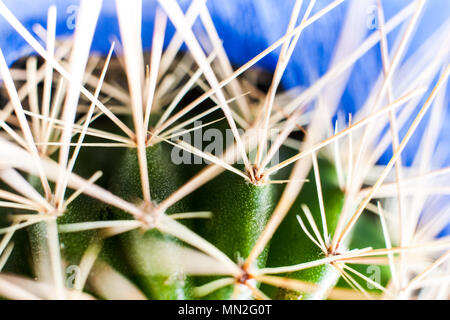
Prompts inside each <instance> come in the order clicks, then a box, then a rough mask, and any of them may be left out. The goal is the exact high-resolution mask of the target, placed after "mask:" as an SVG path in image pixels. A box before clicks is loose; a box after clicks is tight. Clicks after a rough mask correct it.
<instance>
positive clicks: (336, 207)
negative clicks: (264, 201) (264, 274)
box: [264, 158, 344, 299]
mask: <svg viewBox="0 0 450 320" xmlns="http://www.w3.org/2000/svg"><path fill="white" fill-rule="evenodd" d="M319 171H320V176H321V184H322V192H323V197H324V204H325V212H326V217H327V227H328V230H335V229H336V225H337V220H338V218H339V215H340V212H341V208H342V205H343V201H344V194H343V192H342V191H341V190H340V189H339V187H338V185H337V176H336V172H335V168H334V166H333V165H332V164H331V163H330V162H328V161H327V160H325V159H322V158H319ZM308 179H309V182H307V183H305V184H304V186H303V188H302V190H301V192H300V194H299V196H298V197H297V200H296V201H295V202H294V204H293V205H292V207H291V209H290V210H289V212H288V214H287V216H286V217H285V219H284V220H283V222H282V223H281V225H280V226H279V228H278V229H277V231H276V232H275V234H274V236H273V238H272V240H271V242H270V251H269V256H268V260H267V266H268V267H280V266H288V265H294V264H299V263H303V262H309V261H313V260H317V259H321V258H324V257H325V255H324V253H323V252H322V251H321V250H320V249H319V248H318V247H317V246H316V245H315V244H314V243H313V242H312V241H311V240H310V239H309V238H308V237H307V235H306V234H305V233H304V232H303V230H302V229H301V227H300V225H299V223H298V220H297V217H296V216H297V215H300V216H301V217H302V220H303V221H304V222H305V225H308V223H307V222H306V221H307V219H306V217H305V215H304V213H303V211H302V209H301V205H302V204H306V205H307V206H308V207H309V209H310V210H311V213H312V215H313V217H314V220H315V222H316V224H317V226H318V228H319V230H320V231H321V232H322V228H321V226H322V223H321V216H320V209H319V202H318V198H317V189H316V185H315V182H314V172H313V170H311V172H310V173H309V175H308ZM332 235H333V234H331V236H332ZM282 276H284V277H288V278H293V279H298V280H303V281H308V282H312V283H316V284H318V285H319V286H322V285H323V286H326V287H330V286H334V285H335V283H336V281H337V280H338V278H339V274H338V272H337V270H335V269H334V268H333V267H331V266H329V265H323V266H318V267H314V268H310V269H305V270H301V271H297V272H292V273H288V274H283V275H282ZM264 290H266V292H267V293H268V294H269V296H271V297H272V298H274V299H299V298H307V299H308V298H314V299H315V298H321V297H320V295H319V296H318V295H313V296H311V295H305V294H303V293H294V292H287V291H286V290H283V289H275V288H273V287H269V286H264ZM319 291H320V290H319Z"/></svg>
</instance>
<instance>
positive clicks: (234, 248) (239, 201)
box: [195, 172, 277, 299]
mask: <svg viewBox="0 0 450 320" xmlns="http://www.w3.org/2000/svg"><path fill="white" fill-rule="evenodd" d="M276 194H277V190H276V187H275V186H274V185H261V186H256V185H253V184H251V183H249V182H248V181H246V180H244V179H243V178H242V177H240V176H238V175H236V174H234V173H231V172H224V173H222V174H221V175H220V176H218V177H217V178H216V179H214V180H212V181H210V182H209V183H207V184H206V185H204V186H203V187H202V188H200V189H199V190H198V191H197V192H196V194H195V205H196V209H197V210H200V211H204V210H206V211H211V212H212V214H213V216H212V218H211V219H207V220H203V221H198V223H197V229H196V231H197V232H198V233H199V234H200V235H201V236H202V237H204V238H205V239H206V240H208V241H210V242H211V243H212V244H214V245H215V246H216V247H217V248H219V249H220V250H221V251H222V252H224V253H225V254H227V255H228V256H229V257H230V258H231V259H232V260H234V261H235V262H237V263H239V262H240V261H242V260H244V259H245V258H247V256H248V255H249V254H250V251H251V249H252V248H253V246H254V245H255V243H256V241H257V240H258V237H259V236H260V234H261V232H262V231H263V229H264V227H265V225H266V223H267V220H268V219H269V217H270V215H271V214H272V211H273V209H274V205H275V203H276ZM266 258H267V248H266V249H265V250H264V252H263V253H262V254H261V255H260V256H259V258H258V261H257V264H258V266H259V267H263V266H264V265H265V263H266ZM210 280H211V279H210ZM232 290H233V288H232V286H228V287H227V288H224V289H221V290H218V291H217V292H215V293H214V294H212V295H210V296H208V297H207V298H208V299H228V298H230V295H231V293H232Z"/></svg>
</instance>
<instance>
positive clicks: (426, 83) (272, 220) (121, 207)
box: [0, 0, 450, 300]
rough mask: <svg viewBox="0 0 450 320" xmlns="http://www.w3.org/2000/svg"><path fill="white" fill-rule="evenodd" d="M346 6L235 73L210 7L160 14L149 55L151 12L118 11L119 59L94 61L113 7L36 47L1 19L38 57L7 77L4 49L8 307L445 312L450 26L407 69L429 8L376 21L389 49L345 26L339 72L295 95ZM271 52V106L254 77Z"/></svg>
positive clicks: (134, 6)
mask: <svg viewBox="0 0 450 320" xmlns="http://www.w3.org/2000/svg"><path fill="white" fill-rule="evenodd" d="M343 2H344V1H343V0H335V1H329V2H328V3H327V5H325V6H318V5H317V3H316V1H314V0H311V1H302V0H297V1H293V6H292V11H291V16H290V17H286V19H288V20H289V23H288V26H287V29H286V33H285V35H284V36H283V37H281V38H280V39H279V40H278V41H276V42H275V43H273V44H272V45H271V46H269V47H268V48H267V49H266V50H265V51H263V52H262V53H261V54H260V55H258V56H256V57H255V58H253V59H252V60H250V61H248V62H247V63H246V64H244V65H242V66H239V67H237V68H234V67H233V66H232V61H230V60H229V58H228V56H227V54H226V52H225V50H224V48H223V46H222V41H221V39H220V30H216V28H215V26H214V21H213V19H212V18H211V16H210V13H209V11H208V8H207V6H206V4H205V3H204V1H197V0H193V1H192V2H191V3H190V6H189V8H188V9H187V11H186V12H183V10H182V9H181V8H180V6H179V4H178V3H177V1H175V0H164V1H163V0H161V1H159V6H158V7H157V10H156V12H152V13H151V14H152V15H154V28H153V38H152V46H151V49H150V52H146V51H144V50H143V46H142V40H141V34H142V26H141V21H140V20H141V17H142V15H143V14H144V13H143V12H142V3H141V1H125V0H116V10H117V18H118V24H119V27H120V41H113V42H112V43H111V48H110V51H109V53H108V55H106V56H101V55H98V54H95V53H92V52H91V50H90V48H91V45H92V41H93V38H94V32H95V30H96V26H97V25H98V24H101V23H102V21H101V19H100V20H99V14H100V11H101V8H102V1H100V0H95V1H81V5H80V7H79V11H78V15H77V19H76V28H75V33H74V35H73V36H71V37H69V38H59V37H56V21H57V11H56V8H55V7H50V8H49V9H48V17H47V24H46V25H43V26H41V25H36V26H35V27H34V33H30V32H29V31H28V30H27V29H26V28H25V27H24V26H23V25H22V24H21V22H20V21H19V20H18V19H17V18H16V17H15V15H14V12H11V11H10V10H9V9H8V7H7V6H6V5H5V4H3V2H0V15H1V16H2V17H3V18H4V19H5V20H6V21H8V23H9V24H10V25H11V26H12V27H13V28H14V29H15V32H17V34H18V35H20V36H21V37H22V38H23V39H24V40H25V41H26V42H27V43H28V44H29V45H30V46H31V47H32V48H33V50H34V51H35V52H37V54H38V56H37V57H36V56H28V57H25V58H23V59H22V60H19V61H18V62H17V63H15V64H13V65H12V66H8V64H7V61H6V60H5V55H4V54H3V52H4V51H5V48H0V49H1V50H0V75H1V78H2V88H1V90H2V91H1V98H2V99H1V100H0V101H1V110H0V127H1V131H0V132H1V137H0V180H1V182H0V234H1V235H2V238H1V240H0V271H1V272H0V296H1V297H2V298H5V299H167V300H172V299H295V300H297V299H338V300H339V299H422V298H423V299H447V298H448V294H449V292H448V289H449V287H450V286H449V281H450V278H449V272H448V271H449V266H450V264H449V261H448V257H449V256H450V251H449V250H450V238H449V236H444V237H440V238H439V237H438V235H439V234H440V233H441V231H442V229H443V228H445V227H446V226H447V224H448V223H449V220H450V219H449V215H448V213H449V211H448V208H449V206H448V198H446V196H448V190H449V186H448V177H449V173H450V170H449V168H448V167H440V168H437V167H435V166H433V165H432V162H433V161H432V159H433V158H435V157H445V153H448V150H442V149H441V148H439V145H438V140H437V137H438V135H439V133H440V132H441V131H442V130H446V129H445V127H444V124H443V123H442V121H441V120H440V119H441V117H442V115H443V114H444V113H445V111H446V110H445V109H446V89H447V88H448V85H447V82H448V77H449V75H450V66H449V64H448V56H449V54H450V52H449V50H450V47H449V46H448V41H447V45H445V41H446V39H447V38H446V37H447V36H448V31H449V30H450V29H449V24H450V21H448V20H447V22H446V23H445V24H444V25H443V26H441V27H440V28H438V29H436V30H435V31H434V33H433V34H432V35H431V37H430V38H429V40H427V41H426V42H424V43H423V44H422V45H421V46H420V47H419V48H418V49H417V50H416V52H414V53H412V54H411V55H408V56H407V55H406V52H407V51H408V49H409V44H410V42H411V39H412V37H413V36H414V32H415V30H416V28H417V25H418V22H419V21H420V19H421V15H422V13H423V10H424V8H425V5H426V2H427V1H426V0H418V1H412V2H411V3H410V4H409V5H408V6H406V7H405V8H403V9H401V10H400V11H399V12H398V13H396V15H395V16H393V17H390V18H389V19H387V20H386V21H385V18H384V11H383V6H382V3H381V1H377V17H378V23H379V28H378V29H377V30H374V31H373V32H372V33H370V34H369V36H368V37H367V38H365V37H364V35H362V34H361V35H359V34H356V35H355V36H352V34H353V33H352V31H351V30H350V29H352V28H354V27H355V26H354V24H352V23H348V24H344V27H343V29H342V30H341V35H340V38H339V39H338V40H337V41H338V42H337V45H336V47H337V48H338V50H336V51H335V54H334V56H333V59H332V63H331V64H330V66H329V69H328V71H327V72H326V73H325V74H323V75H321V76H320V77H319V76H317V80H316V81H315V82H314V83H313V84H312V85H311V86H310V87H308V88H304V87H296V88H292V89H289V90H283V88H281V83H282V79H283V74H284V73H285V71H286V69H287V67H288V63H289V61H290V59H291V57H292V56H293V55H295V54H296V52H297V50H302V48H301V46H302V45H306V44H302V32H303V31H304V30H306V29H307V28H308V27H310V26H312V25H314V23H316V21H319V20H320V19H323V18H324V17H326V16H327V15H333V14H334V12H335V10H336V8H339V6H341V5H342V3H343ZM349 2H350V3H349V5H348V17H347V19H349V21H356V22H355V24H358V23H363V22H365V20H364V19H361V18H360V17H359V18H358V17H357V16H356V15H357V14H360V10H359V9H360V5H361V2H358V1H349ZM145 14H149V13H145ZM352 19H353V20H352ZM197 20H198V21H197ZM195 21H197V23H198V24H199V26H197V24H194V22H195ZM358 21H359V22H358ZM170 25H173V26H174V27H175V29H176V32H175V34H174V35H173V36H172V37H170V38H168V31H167V30H168V29H169V26H170ZM193 25H194V27H193ZM359 27H363V26H362V25H360V26H359ZM398 29H400V32H401V36H400V37H399V38H398V40H397V41H396V43H395V45H394V46H393V47H392V48H390V47H389V42H388V41H387V39H388V35H389V33H390V32H392V31H393V30H397V31H398ZM352 37H353V38H352ZM43 44H44V45H43ZM183 44H184V45H185V47H186V48H187V49H184V47H183ZM376 48H379V49H380V52H379V55H380V57H381V58H382V70H380V71H379V78H378V80H377V81H376V83H375V84H374V86H373V88H372V91H371V92H370V94H369V95H368V97H367V99H366V102H365V103H364V105H361V106H358V110H357V111H356V113H354V114H349V115H343V114H342V112H341V111H340V110H338V105H339V101H340V99H341V97H342V95H343V93H344V90H345V84H346V83H347V81H348V79H349V77H351V71H352V68H353V67H354V65H355V64H356V63H357V62H358V61H359V60H360V59H361V58H362V57H363V56H364V55H365V54H366V53H367V52H368V51H369V50H374V49H376ZM272 52H277V54H278V62H277V64H276V69H275V71H274V72H273V75H272V78H271V80H270V81H269V82H268V83H264V85H265V87H266V88H267V89H262V88H261V87H262V86H261V83H258V81H256V80H255V79H257V78H262V75H263V71H261V70H260V69H259V68H258V67H257V66H255V65H256V64H257V63H258V62H259V61H260V60H261V59H263V58H264V57H265V56H267V55H268V54H270V53H272ZM255 74H256V77H255ZM314 76H316V75H314ZM336 114H337V117H336V116H335V115H336ZM411 119H412V120H411ZM419 126H425V127H426V128H425V129H424V130H423V134H422V137H421V138H420V143H419V144H418V145H417V153H416V155H415V158H414V161H413V164H412V165H410V166H404V165H403V162H402V152H403V151H404V150H405V147H406V146H407V144H408V143H410V141H411V138H412V137H413V135H414V133H415V132H416V130H417V128H418V127H419ZM386 150H390V151H392V157H391V158H390V160H389V161H388V162H387V164H386V165H382V164H380V161H379V159H380V158H381V157H382V155H383V154H385V152H386ZM442 153H444V155H442Z"/></svg>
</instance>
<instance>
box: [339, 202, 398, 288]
mask: <svg viewBox="0 0 450 320" xmlns="http://www.w3.org/2000/svg"><path fill="white" fill-rule="evenodd" d="M368 247H371V248H373V249H382V248H386V244H385V239H384V235H383V230H382V227H381V223H380V219H379V217H377V216H375V215H374V214H373V213H371V212H366V211H365V212H364V213H363V214H362V215H361V217H360V218H359V219H358V222H357V223H356V225H355V229H354V231H353V233H352V239H351V241H350V245H349V249H350V250H353V249H361V248H368ZM349 266H350V267H351V268H353V269H355V270H356V271H357V272H359V273H361V274H363V275H365V276H366V277H368V278H372V279H375V281H378V283H379V284H380V285H382V286H383V287H386V286H387V284H388V282H389V280H390V279H391V272H390V269H389V266H387V265H385V266H384V265H363V264H349ZM378 276H379V279H377V278H378ZM354 279H355V280H356V281H357V282H358V283H359V284H360V285H361V286H362V287H363V288H364V289H365V290H367V291H368V292H373V293H380V294H381V293H382V292H381V290H379V289H377V288H375V287H374V286H373V285H371V284H370V283H368V282H367V281H365V280H364V279H361V278H360V277H354ZM336 286H337V287H344V288H350V286H349V284H348V283H347V282H345V280H344V279H343V278H341V279H339V281H338V283H337V285H336Z"/></svg>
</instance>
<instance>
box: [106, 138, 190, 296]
mask: <svg viewBox="0 0 450 320" xmlns="http://www.w3.org/2000/svg"><path fill="white" fill-rule="evenodd" d="M147 165H148V171H149V179H150V188H151V196H152V201H153V202H155V203H159V202H161V201H162V200H164V199H165V198H166V197H168V196H169V195H170V194H171V193H172V192H174V191H175V190H176V189H177V188H179V187H180V186H181V185H182V184H183V183H184V182H185V181H186V179H185V178H184V175H185V171H184V170H183V167H182V166H177V165H175V164H173V162H172V161H171V159H170V149H169V148H168V147H167V146H164V145H161V144H157V145H155V146H152V147H148V148H147ZM112 184H113V190H114V192H115V193H116V194H118V195H119V196H121V197H123V198H124V199H126V200H129V201H136V200H137V199H142V190H141V183H140V175H139V166H138V159H137V153H136V150H135V149H128V150H127V151H126V152H125V154H124V157H123V159H122V160H121V161H120V164H119V166H118V168H117V174H116V176H115V177H114V179H113V182H112ZM189 208H190V205H189V200H188V199H185V200H182V201H179V202H178V203H176V204H175V205H173V206H172V207H170V208H169V209H168V210H167V212H166V213H167V214H170V213H180V212H187V211H191V210H190V209H189ZM112 210H113V212H114V213H115V214H116V217H117V218H120V219H123V218H129V215H128V214H126V213H124V212H121V211H119V210H117V209H112ZM119 237H120V238H121V243H122V248H123V251H124V253H125V256H126V257H127V259H128V262H129V264H130V266H131V267H132V269H133V272H134V273H135V278H136V279H137V281H138V283H139V285H140V287H141V288H142V289H143V291H144V293H145V294H147V295H148V296H149V297H150V298H151V299H162V300H173V299H178V300H181V299H190V298H191V296H190V293H189V291H190V287H191V279H190V278H184V277H180V275H176V274H172V275H168V276H166V275H155V274H154V270H153V268H152V265H154V263H155V260H157V259H158V257H156V256H155V254H154V253H153V252H152V251H153V250H152V248H154V245H155V244H156V242H157V241H159V240H164V241H172V242H175V243H179V242H180V241H179V240H177V239H175V238H174V237H171V236H168V235H164V234H161V233H160V232H159V231H157V230H148V231H145V232H144V231H142V230H133V231H129V232H126V233H124V234H122V235H120V236H119ZM167 254H168V255H170V253H167Z"/></svg>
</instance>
